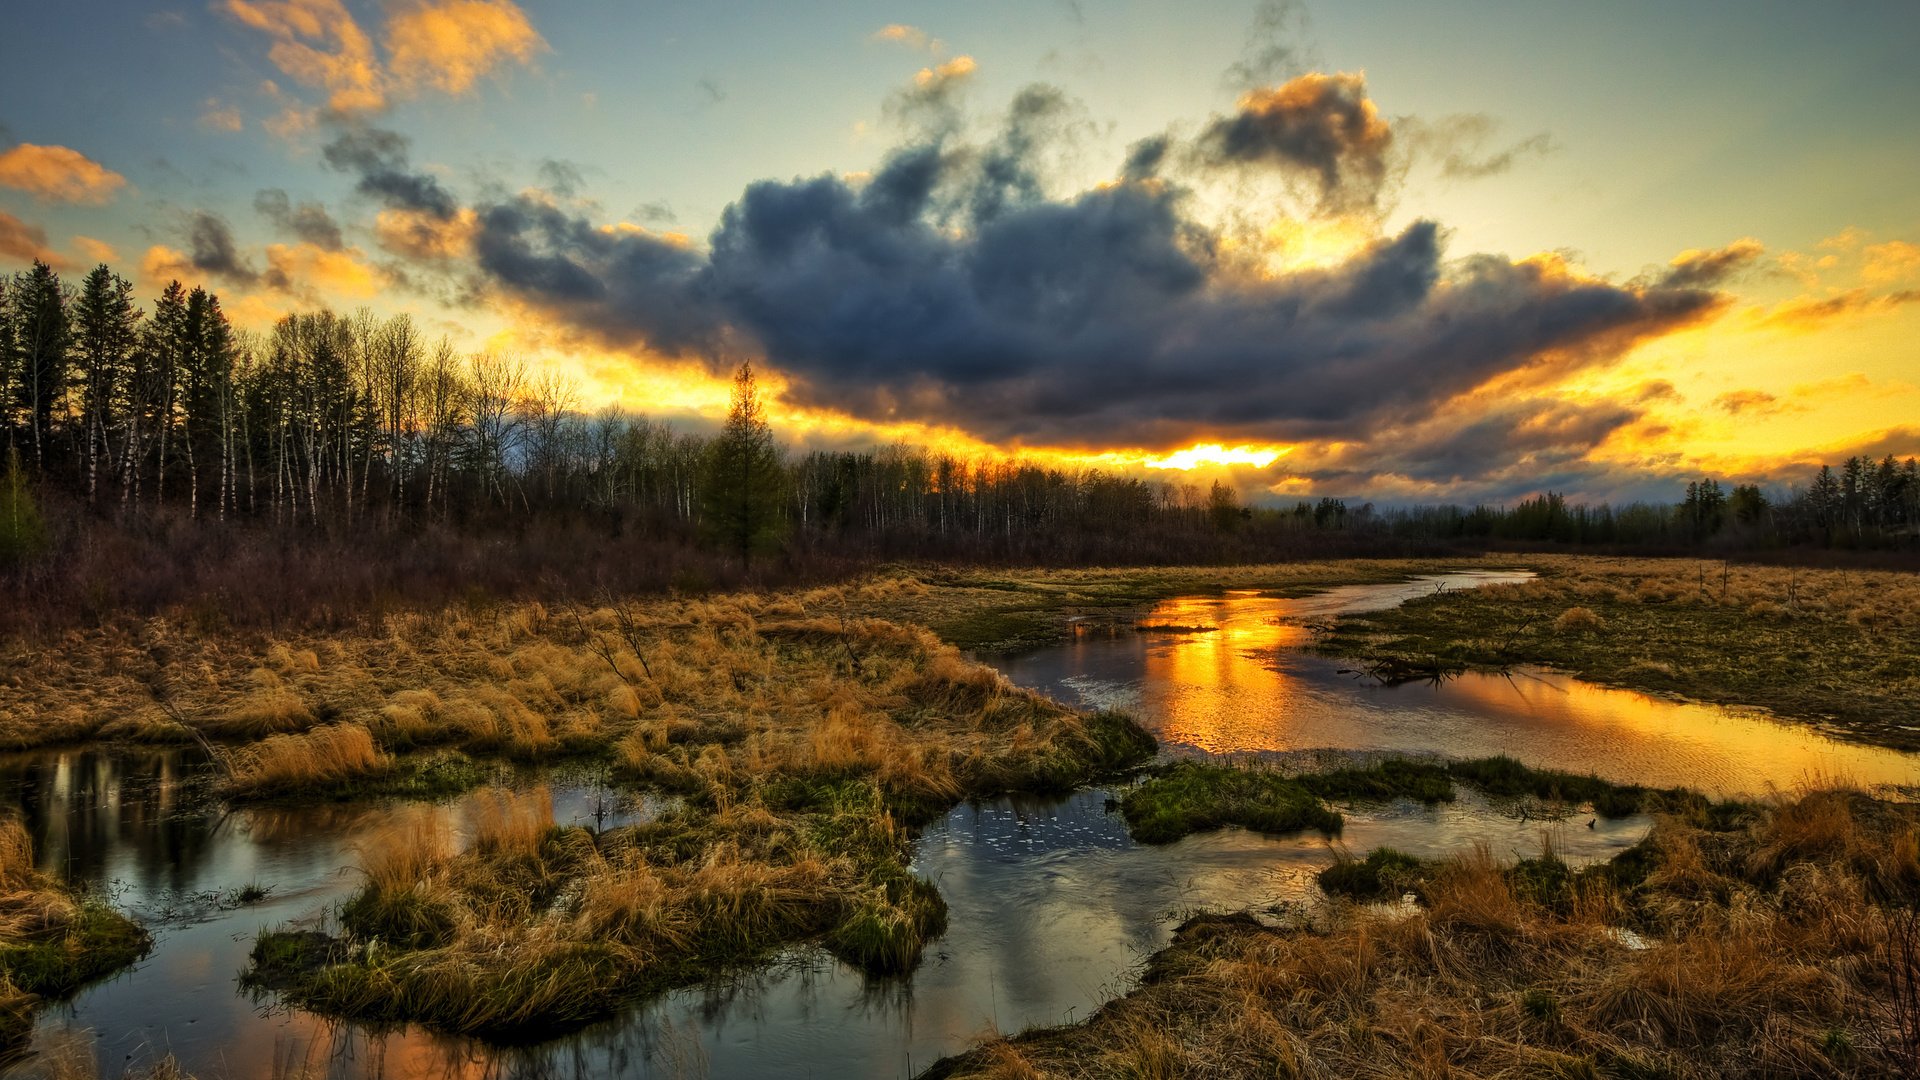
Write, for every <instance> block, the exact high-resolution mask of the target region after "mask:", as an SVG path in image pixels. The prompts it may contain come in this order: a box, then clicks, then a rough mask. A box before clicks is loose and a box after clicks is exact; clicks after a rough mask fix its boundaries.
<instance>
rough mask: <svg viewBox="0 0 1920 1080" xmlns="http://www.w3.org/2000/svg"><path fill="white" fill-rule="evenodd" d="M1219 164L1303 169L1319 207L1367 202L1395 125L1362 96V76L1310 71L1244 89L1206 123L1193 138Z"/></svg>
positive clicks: (1380, 183)
mask: <svg viewBox="0 0 1920 1080" xmlns="http://www.w3.org/2000/svg"><path fill="white" fill-rule="evenodd" d="M1196 150H1197V152H1198V153H1199V155H1200V156H1201V158H1202V159H1203V160H1205V161H1207V162H1209V163H1211V164H1214V165H1220V166H1272V167H1277V168H1279V169H1281V170H1284V171H1288V172H1292V173H1295V174H1299V175H1304V176H1306V177H1307V178H1309V179H1310V180H1312V182H1313V183H1314V184H1315V186H1316V187H1317V188H1318V189H1319V196H1320V208H1321V210H1322V211H1325V212H1330V213H1344V212H1349V211H1355V210H1364V209H1368V208H1371V207H1373V206H1374V205H1375V204H1376V203H1377V202H1378V201H1379V198H1380V194H1381V190H1382V189H1383V188H1384V187H1385V186H1386V183H1387V179H1388V177H1389V175H1390V172H1391V167H1392V162H1391V161H1390V154H1391V152H1392V150H1393V129H1392V128H1391V126H1390V125H1389V124H1388V123H1387V121H1386V119H1385V118H1384V117H1382V116H1381V115H1380V112H1379V110H1378V109H1377V108H1376V107H1375V106H1374V104H1373V102H1372V101H1371V100H1370V99H1369V98H1368V97H1367V82H1366V77H1365V76H1363V75H1358V74H1352V73H1339V74H1332V75H1328V74H1321V73H1317V72H1316V73H1310V74H1306V75H1301V76H1298V77H1297V78H1294V79H1291V80H1288V81H1287V82H1285V83H1282V84H1280V85H1279V86H1272V87H1263V88H1260V89H1255V90H1250V91H1248V92H1247V93H1246V95H1245V96H1244V97H1242V98H1241V99H1240V105H1239V108H1238V110H1237V111H1235V112H1234V113H1233V114H1232V115H1229V116H1222V117H1217V118H1215V119H1214V121H1213V122H1212V123H1211V124H1208V125H1207V127H1206V130H1204V131H1203V132H1202V133H1201V135H1200V138H1199V139H1198V141H1197V143H1196Z"/></svg>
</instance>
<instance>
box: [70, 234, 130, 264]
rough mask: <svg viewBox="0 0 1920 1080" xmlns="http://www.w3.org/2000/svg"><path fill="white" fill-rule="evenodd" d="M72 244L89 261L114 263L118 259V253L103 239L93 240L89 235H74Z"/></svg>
mask: <svg viewBox="0 0 1920 1080" xmlns="http://www.w3.org/2000/svg"><path fill="white" fill-rule="evenodd" d="M73 246H74V247H75V248H76V249H77V250H78V251H79V252H80V254H81V255H83V256H85V257H86V261H88V262H91V263H115V262H119V261H120V253H119V252H118V251H115V250H114V249H113V245H112V244H109V243H107V242H106V241H105V240H95V239H94V238H93V237H91V236H76V237H74V238H73Z"/></svg>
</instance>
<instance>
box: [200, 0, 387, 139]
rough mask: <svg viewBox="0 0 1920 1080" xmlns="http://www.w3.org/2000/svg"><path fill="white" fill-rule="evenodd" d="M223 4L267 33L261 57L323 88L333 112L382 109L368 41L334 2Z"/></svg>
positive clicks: (233, 0)
mask: <svg viewBox="0 0 1920 1080" xmlns="http://www.w3.org/2000/svg"><path fill="white" fill-rule="evenodd" d="M224 7H225V10H226V12H227V14H229V15H232V16H233V17H234V18H235V19H238V20H239V21H240V22H241V23H243V24H244V25H246V26H249V27H251V28H253V29H255V30H258V31H260V32H261V33H264V34H266V35H267V36H269V37H271V38H272V39H273V45H272V46H271V47H270V48H269V49H268V50H267V59H269V60H271V61H273V65H274V66H275V67H277V68H279V69H280V70H281V71H284V72H286V73H287V75H288V77H290V78H292V79H293V80H294V81H295V82H298V83H300V84H301V85H303V86H315V87H319V88H321V89H324V90H325V91H326V92H327V107H328V108H330V109H332V110H333V111H334V112H338V113H354V112H370V111H375V110H378V109H382V108H384V107H386V103H387V98H386V93H385V90H384V89H383V87H382V84H383V82H384V81H385V80H384V77H383V74H382V72H381V70H380V62H379V59H378V58H377V57H376V56H375V55H374V51H373V41H372V39H370V38H369V37H367V34H366V31H364V30H362V29H360V24H359V23H357V22H355V21H354V18H353V16H352V15H351V14H350V13H348V11H347V9H346V6H345V5H343V4H342V3H341V2H340V0H225V4H224Z"/></svg>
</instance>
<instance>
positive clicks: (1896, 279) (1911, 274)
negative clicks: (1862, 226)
mask: <svg viewBox="0 0 1920 1080" xmlns="http://www.w3.org/2000/svg"><path fill="white" fill-rule="evenodd" d="M1861 254H1863V255H1864V256H1865V257H1866V263H1865V265H1864V266H1862V267H1861V269H1860V276H1861V277H1862V278H1863V279H1865V280H1866V281H1868V282H1870V283H1872V284H1875V285H1896V284H1901V283H1904V282H1909V281H1915V280H1920V244H1909V243H1907V242H1906V241H1905V240H1889V241H1887V242H1886V243H1884V244H1874V245H1873V246H1871V247H1869V248H1867V249H1866V250H1865V251H1864V252H1862V253H1861Z"/></svg>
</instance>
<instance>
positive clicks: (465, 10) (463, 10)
mask: <svg viewBox="0 0 1920 1080" xmlns="http://www.w3.org/2000/svg"><path fill="white" fill-rule="evenodd" d="M546 44H547V43H546V41H545V40H544V39H542V38H541V37H540V35H539V34H538V33H536V32H535V31H534V29H533V25H532V24H531V23H529V22H528V21H527V16H526V13H525V12H523V11H521V10H520V9H519V8H518V7H517V6H515V5H514V4H513V3H511V2H510V0H447V2H442V3H419V4H415V5H413V6H411V7H408V8H405V9H403V10H401V11H399V12H397V13H395V14H394V16H393V17H392V18H391V19H389V20H388V21H387V30H386V47H387V65H388V68H389V69H390V71H391V73H392V75H393V78H394V79H395V81H396V82H398V83H399V85H401V86H404V87H407V88H410V89H411V88H415V87H420V86H431V87H434V88H435V89H438V90H443V91H445V92H447V93H449V94H464V93H466V92H467V91H468V90H470V89H472V88H473V84H474V83H475V82H477V81H478V80H479V79H480V78H481V77H482V76H484V75H486V74H487V73H488V72H490V71H492V70H493V69H494V68H495V67H497V66H499V65H501V64H502V63H505V62H506V61H509V60H512V61H517V62H519V63H522V64H525V63H528V62H529V61H531V60H532V59H533V56H534V54H535V53H537V52H539V51H540V50H542V49H544V48H546Z"/></svg>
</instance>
